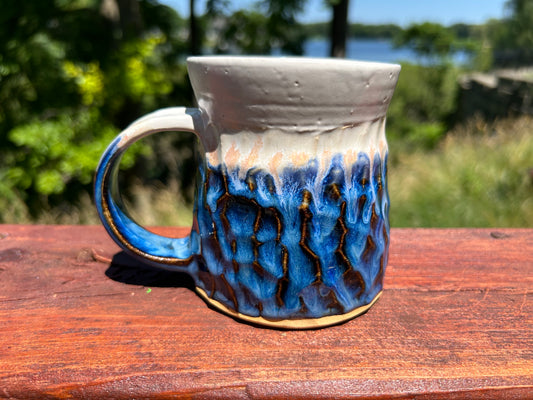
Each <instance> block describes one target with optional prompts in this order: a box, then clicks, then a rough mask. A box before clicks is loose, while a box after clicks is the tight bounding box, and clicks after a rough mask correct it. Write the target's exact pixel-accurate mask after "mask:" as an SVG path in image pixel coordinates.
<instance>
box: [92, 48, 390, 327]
mask: <svg viewBox="0 0 533 400" xmlns="http://www.w3.org/2000/svg"><path fill="white" fill-rule="evenodd" d="M188 68H189V74H190V75H189V76H190V78H191V83H192V85H193V88H194V91H195V95H196V97H197V99H198V105H199V107H198V108H189V109H187V108H182V107H176V108H170V109H163V110H159V111H156V112H155V113H152V114H149V115H148V116H145V117H143V118H141V119H139V120H137V121H136V122H134V123H133V124H132V125H131V126H129V127H128V128H127V129H126V130H125V131H124V132H122V133H121V135H120V136H119V137H117V139H115V140H114V141H113V142H112V143H111V144H110V146H109V147H108V149H107V150H106V152H105V153H104V155H103V156H102V159H101V161H100V164H99V166H98V169H97V172H96V180H95V200H96V205H97V210H98V213H99V215H100V217H101V219H102V222H103V224H104V226H105V228H106V230H107V232H108V233H109V234H110V236H111V237H112V238H113V239H114V240H115V241H116V242H117V243H118V244H119V245H120V246H121V247H122V248H123V249H124V250H125V251H127V252H129V253H130V254H133V255H135V256H138V257H140V258H141V259H142V260H143V261H145V262H147V263H149V264H151V265H155V266H158V267H162V268H166V269H170V270H177V271H183V272H186V273H188V274H190V275H191V276H192V277H193V279H194V281H195V283H196V286H197V290H198V293H199V294H200V295H201V296H202V297H203V298H204V299H205V300H206V301H207V302H208V303H209V304H211V305H212V306H214V307H216V308H218V309H220V310H222V311H224V312H226V313H228V314H230V315H231V316H233V317H235V318H239V319H243V320H246V321H250V322H254V323H257V324H261V325H266V326H273V327H279V328H295V329H299V328H312V327H321V326H328V325H332V324H335V323H339V322H342V321H345V320H348V319H350V318H353V317H355V316H356V315H358V314H360V313H362V312H364V311H366V310H367V309H368V308H369V307H370V306H371V305H372V304H373V303H374V302H375V301H376V299H377V298H378V297H379V295H380V294H381V291H382V288H383V278H384V273H385V268H386V264H387V258H388V247H389V220H388V210H389V197H388V194H387V179H386V175H387V154H388V150H387V142H386V139H385V116H386V111H387V107H388V104H389V102H390V99H391V97H392V93H393V91H394V87H395V85H396V81H397V78H398V73H399V70H400V67H399V66H397V65H389V64H379V63H364V62H354V61H338V60H319V59H298V58H269V57H267V58H265V57H193V58H190V59H189V60H188ZM176 130H178V131H184V130H185V131H190V132H194V133H195V134H196V135H197V136H198V138H199V139H200V140H199V141H200V148H201V151H200V153H199V162H198V172H197V185H196V186H197V191H196V197H195V205H194V211H193V219H194V223H193V226H192V229H191V232H190V234H189V235H188V236H187V237H185V238H180V239H174V238H167V237H163V236H159V235H156V234H154V233H151V232H149V231H148V230H146V229H144V228H143V227H141V226H140V225H138V224H137V223H136V222H135V221H133V220H132V219H131V218H130V217H129V216H128V214H127V212H126V211H125V209H124V207H123V204H122V201H121V198H120V193H119V190H118V187H117V181H118V179H117V171H118V166H119V163H120V158H121V155H122V154H123V152H124V151H126V149H127V148H128V147H129V146H130V145H131V144H132V143H134V142H135V141H137V140H139V139H141V138H143V137H145V136H147V135H150V134H153V133H157V132H160V131H176Z"/></svg>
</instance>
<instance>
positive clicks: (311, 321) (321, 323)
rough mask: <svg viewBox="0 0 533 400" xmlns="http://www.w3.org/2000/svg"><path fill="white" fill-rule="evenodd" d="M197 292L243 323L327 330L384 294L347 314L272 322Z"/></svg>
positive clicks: (347, 319)
mask: <svg viewBox="0 0 533 400" xmlns="http://www.w3.org/2000/svg"><path fill="white" fill-rule="evenodd" d="M196 292H197V293H198V294H199V295H200V297H201V298H202V299H203V300H204V301H205V302H206V303H207V304H209V305H211V306H212V307H214V308H215V309H217V310H219V311H222V312H223V313H225V314H227V315H229V316H230V317H233V318H235V319H238V320H242V321H245V322H248V323H251V324H255V325H262V326H267V327H270V328H276V329H315V328H325V327H327V326H331V325H337V324H340V323H343V322H346V321H349V320H350V319H352V318H355V317H357V316H358V315H361V314H363V313H365V312H366V311H367V310H368V309H369V308H370V307H372V306H373V305H374V303H375V302H376V301H377V300H378V299H379V297H380V296H381V293H382V292H379V293H378V294H377V295H376V297H374V299H373V300H372V301H371V302H370V303H369V304H366V305H364V306H361V307H357V308H355V309H353V310H352V311H350V312H347V313H346V314H341V315H328V316H325V317H319V318H302V319H281V320H271V319H267V318H264V317H252V316H249V315H245V314H241V313H239V312H237V311H234V310H232V309H230V308H228V307H226V306H225V305H224V304H222V303H221V302H219V301H217V300H215V299H212V298H210V297H209V296H208V295H207V293H206V292H205V291H204V290H203V289H201V288H199V287H196Z"/></svg>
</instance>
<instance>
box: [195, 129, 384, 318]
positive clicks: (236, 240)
mask: <svg viewBox="0 0 533 400" xmlns="http://www.w3.org/2000/svg"><path fill="white" fill-rule="evenodd" d="M378 128H379V127H378ZM370 131H371V132H369V133H368V134H369V135H375V134H379V129H375V130H374V132H372V129H370ZM359 133H360V132H359ZM278 139H279V138H278ZM230 140H231V139H230ZM303 140H304V139H303V138H302V137H300V138H299V141H303ZM311 140H313V139H311ZM285 143H286V146H290V141H289V142H287V141H285ZM258 146H259V147H261V150H262V151H265V150H269V149H268V147H270V146H269V145H268V144H265V142H264V141H263V140H262V141H261V145H257V143H256V144H255V145H253V146H251V150H249V151H246V150H245V149H243V148H242V146H241V148H240V150H239V149H238V148H237V147H236V146H232V145H230V144H229V143H228V147H229V150H228V151H226V152H225V153H224V156H223V157H224V159H225V160H224V163H219V164H218V165H212V163H211V162H210V161H209V160H211V161H212V160H216V159H215V156H212V157H210V158H209V157H208V159H207V160H208V161H207V162H206V163H203V164H202V166H201V167H200V179H199V181H200V182H202V184H200V185H198V192H197V195H196V199H197V201H196V206H195V215H196V218H197V221H196V223H197V231H198V232H199V236H200V237H199V239H200V247H201V249H202V251H201V256H200V257H198V259H197V263H196V267H197V268H198V270H197V271H196V274H197V276H198V279H197V286H198V292H199V293H200V294H201V295H202V297H204V298H205V299H206V300H207V301H208V302H209V303H210V304H212V305H213V306H215V307H216V308H218V309H221V310H223V311H225V312H226V313H229V314H230V315H233V316H234V317H236V318H240V319H245V320H247V321H250V322H254V323H257V324H262V325H268V326H274V327H293V328H306V327H318V326H327V325H332V324H335V323H338V322H342V321H344V320H347V319H350V318H353V317H355V316H356V315H359V314H360V313H362V312H364V311H366V309H368V307H370V305H371V304H372V303H373V302H374V301H375V300H376V299H377V297H378V295H379V294H380V292H381V290H382V281H383V275H384V269H385V265H386V263H387V256H388V241H389V239H388V238H389V225H388V195H387V188H386V164H387V152H386V145H385V146H384V147H382V149H381V151H379V150H378V149H372V148H368V149H365V150H367V151H359V152H356V151H354V150H350V149H344V151H343V153H341V152H340V149H339V152H336V153H333V154H332V153H331V152H329V153H328V155H327V158H324V157H320V158H309V157H308V155H305V154H299V155H298V153H297V152H296V153H294V152H293V153H292V156H291V155H287V154H289V153H290V150H285V151H284V152H283V153H281V152H280V153H273V156H272V157H271V159H270V161H269V162H270V164H271V165H270V168H269V171H276V173H269V172H267V170H266V169H263V168H261V166H260V164H261V163H260V162H257V161H256V164H259V166H257V167H252V168H250V167H249V166H248V167H247V168H246V169H245V170H242V166H243V165H246V162H245V161H243V158H251V157H252V156H253V154H252V153H253V152H254V150H253V149H254V147H255V148H257V147H258ZM277 147H278V148H279V145H278V146H277ZM333 147H334V146H333ZM363 147H366V146H363ZM299 148H300V149H305V146H299ZM328 148H329V149H331V148H332V146H331V143H329V147H328ZM315 151H316V149H315ZM328 151H329V150H328ZM251 154H252V156H251ZM276 154H278V155H276ZM231 157H235V158H236V159H235V160H231ZM276 157H277V158H278V160H276ZM298 157H301V159H302V160H307V161H306V162H304V163H303V164H301V165H296V164H297V161H298ZM237 158H238V159H237ZM282 158H286V159H287V160H288V162H287V163H283V160H282ZM272 160H274V161H272ZM232 161H233V162H232ZM252 161H253V160H250V161H248V163H250V162H252ZM263 162H265V161H263ZM267 162H268V161H267ZM273 163H277V165H276V166H274V165H272V164H273ZM232 165H235V167H234V168H232Z"/></svg>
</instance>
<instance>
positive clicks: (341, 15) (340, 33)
mask: <svg viewBox="0 0 533 400" xmlns="http://www.w3.org/2000/svg"><path fill="white" fill-rule="evenodd" d="M329 3H330V5H331V7H332V12H333V16H332V19H331V31H330V56H331V57H341V58H343V57H345V56H346V38H347V36H348V7H349V0H329Z"/></svg>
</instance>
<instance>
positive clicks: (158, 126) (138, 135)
mask: <svg viewBox="0 0 533 400" xmlns="http://www.w3.org/2000/svg"><path fill="white" fill-rule="evenodd" d="M202 126H203V123H202V119H201V111H200V110H199V109H198V108H185V107H172V108H165V109H161V110H158V111H155V112H153V113H150V114H147V115H145V116H144V117H141V118H140V119H138V120H136V121H135V122H133V123H132V124H131V125H130V126H128V127H127V128H126V129H125V130H124V131H122V132H121V133H120V134H119V135H118V136H117V137H116V138H115V140H113V142H111V144H110V145H109V146H108V148H107V149H106V151H105V152H104V154H103V155H102V158H101V159H100V163H99V164H98V168H97V169H96V177H95V184H94V198H95V202H96V209H97V211H98V215H99V216H100V219H101V220H102V223H103V225H104V227H105V228H106V230H107V232H108V233H109V235H110V236H111V237H112V238H113V240H114V241H115V242H116V243H117V244H118V245H119V246H120V247H121V248H122V249H123V250H125V251H127V252H129V253H130V254H133V255H135V256H138V257H140V258H142V259H143V261H147V262H148V263H150V264H152V265H155V266H158V267H163V268H165V269H170V270H178V271H183V272H187V270H188V268H187V267H188V266H189V264H190V263H191V261H193V257H194V254H195V250H196V249H195V248H194V247H195V246H194V244H195V243H194V242H195V241H193V240H191V235H193V234H194V233H195V232H194V231H191V233H189V234H188V235H187V236H186V237H184V238H169V237H165V236H160V235H157V234H155V233H152V232H150V231H148V230H147V229H145V228H143V227H142V226H140V225H139V224H137V223H136V222H135V221H134V220H133V219H132V218H131V217H130V216H129V215H128V213H127V212H126V209H125V207H124V203H123V201H122V198H121V196H120V192H119V187H118V171H119V168H118V167H119V165H120V160H121V158H122V155H123V154H124V152H125V151H126V150H127V149H128V147H129V146H131V145H132V144H133V143H135V142H136V141H138V140H140V139H142V138H144V137H146V136H149V135H152V134H154V133H157V132H163V131H185V132H192V133H194V134H196V135H197V136H199V132H200V131H201V129H202Z"/></svg>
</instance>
